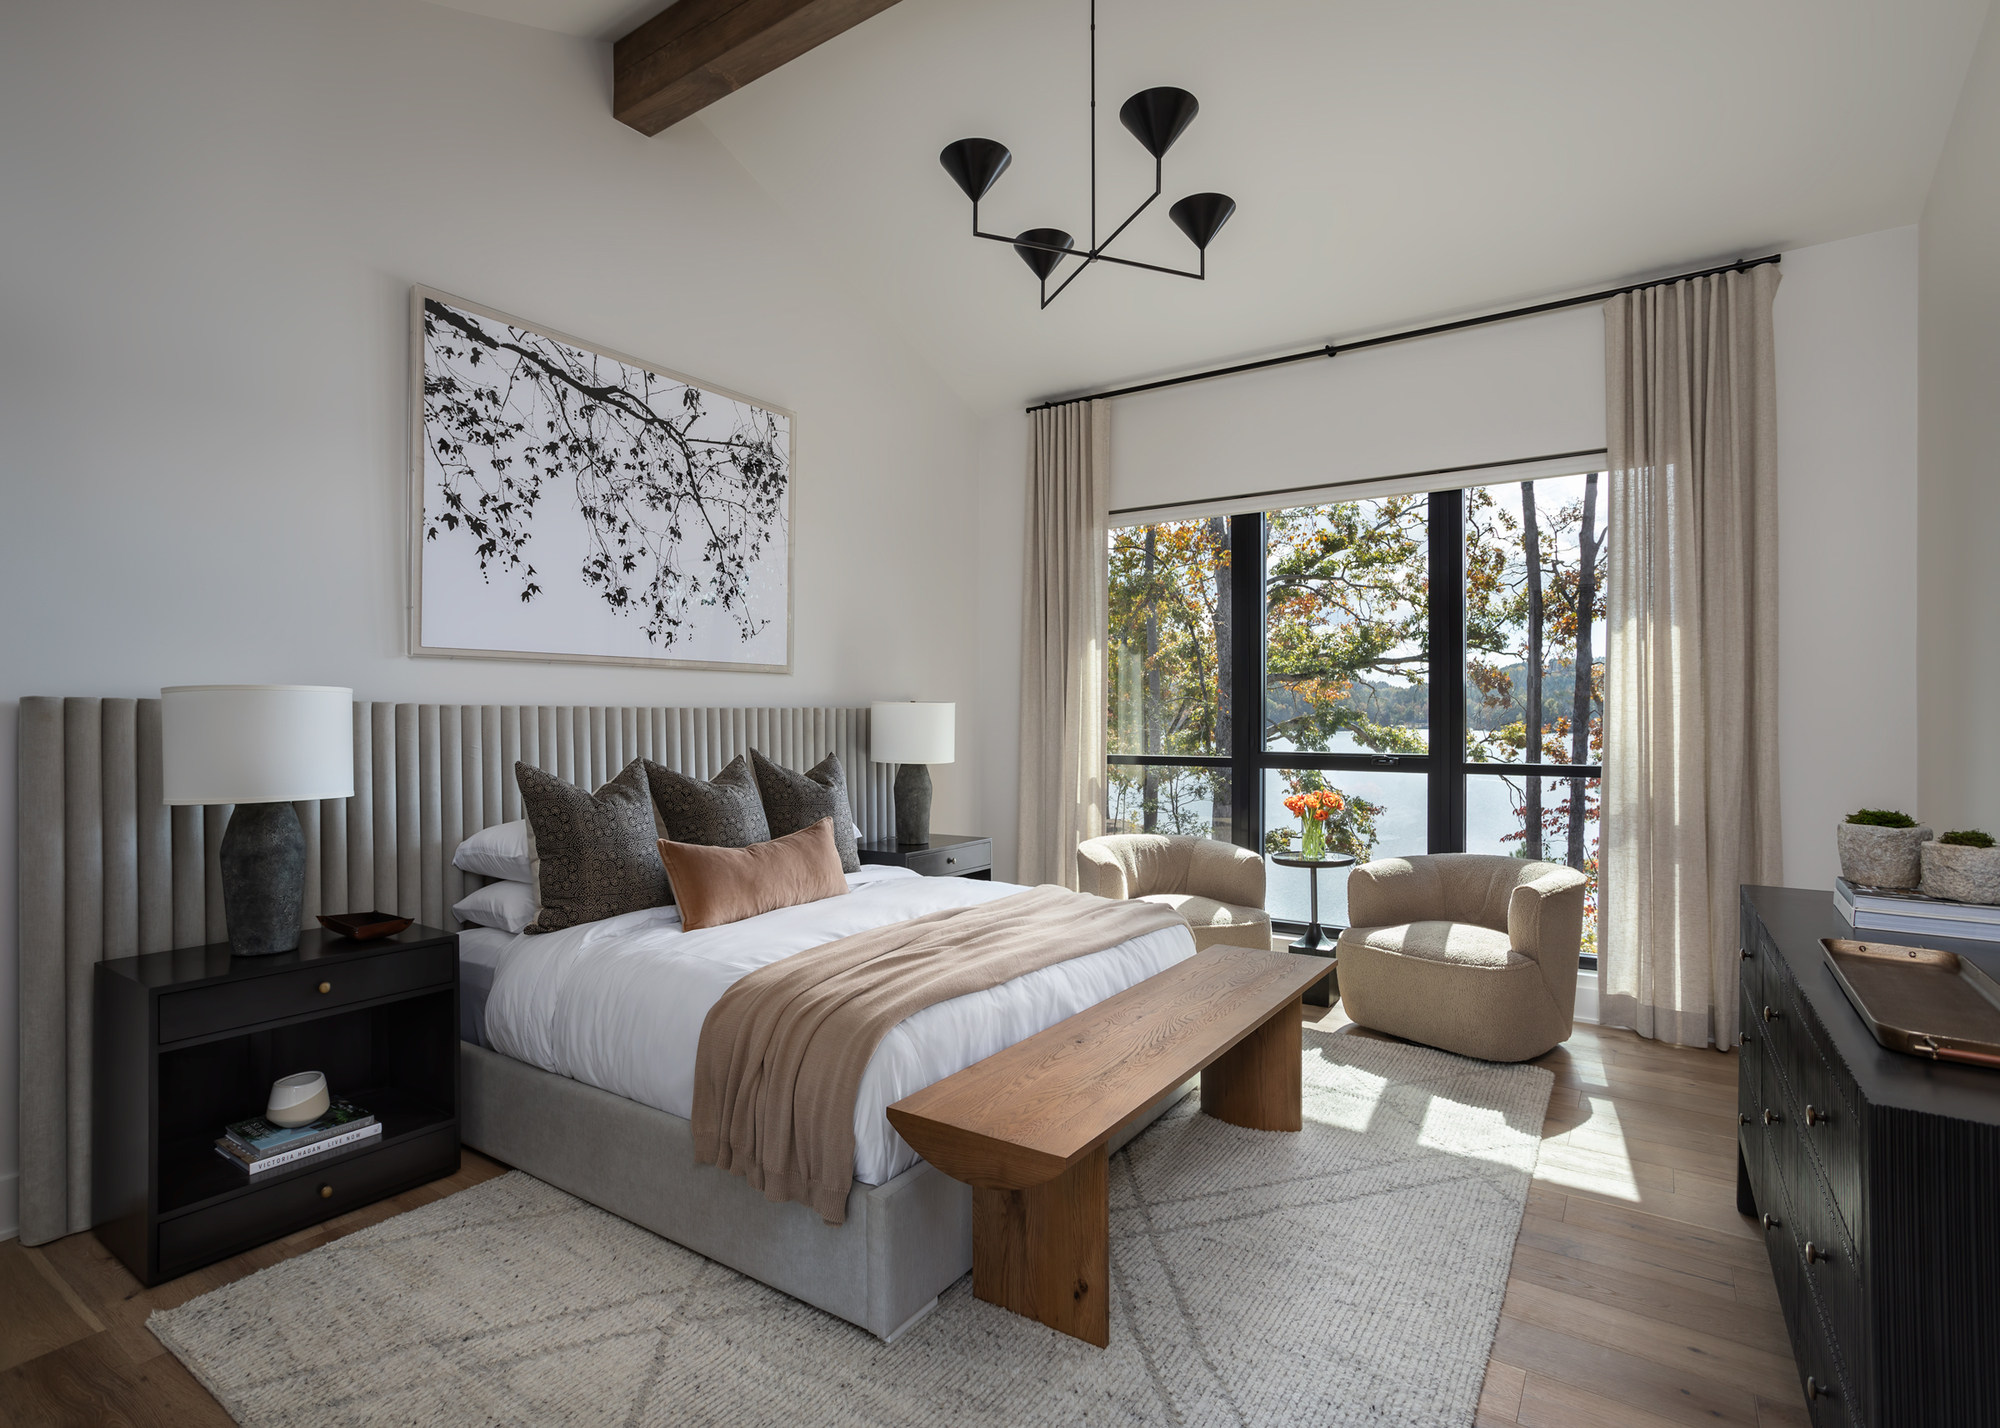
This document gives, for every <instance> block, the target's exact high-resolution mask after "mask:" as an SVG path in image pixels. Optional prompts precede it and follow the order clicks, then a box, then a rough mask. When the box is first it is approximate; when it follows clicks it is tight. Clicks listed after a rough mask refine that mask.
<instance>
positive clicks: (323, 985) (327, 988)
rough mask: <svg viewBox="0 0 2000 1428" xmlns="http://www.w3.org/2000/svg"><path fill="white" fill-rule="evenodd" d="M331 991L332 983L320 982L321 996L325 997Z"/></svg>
mask: <svg viewBox="0 0 2000 1428" xmlns="http://www.w3.org/2000/svg"><path fill="white" fill-rule="evenodd" d="M332 990H333V983H331V982H321V983H320V984H319V994H320V995H321V996H325V995H326V994H327V993H328V992H330V991H332Z"/></svg>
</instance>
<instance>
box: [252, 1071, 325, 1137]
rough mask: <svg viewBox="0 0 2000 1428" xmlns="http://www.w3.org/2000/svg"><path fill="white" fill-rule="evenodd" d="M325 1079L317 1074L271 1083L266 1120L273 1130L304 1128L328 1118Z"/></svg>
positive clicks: (302, 1074)
mask: <svg viewBox="0 0 2000 1428" xmlns="http://www.w3.org/2000/svg"><path fill="white" fill-rule="evenodd" d="M328 1104H329V1102H328V1099H327V1094H326V1077H325V1076H323V1075H321V1074H320V1073H319V1072H317V1071H300V1072H297V1073H295V1074H293V1075H290V1076H280V1077H279V1078H278V1079H277V1080H275V1081H273V1082H272V1083H271V1100H270V1104H268V1105H267V1106H266V1107H265V1108H264V1119H265V1120H267V1121H269V1122H270V1123H271V1124H272V1125H274V1126H302V1125H304V1124H306V1123H307V1122H308V1121H316V1120H318V1119H319V1118H320V1117H321V1116H323V1115H325V1114H326V1108H327V1105H328Z"/></svg>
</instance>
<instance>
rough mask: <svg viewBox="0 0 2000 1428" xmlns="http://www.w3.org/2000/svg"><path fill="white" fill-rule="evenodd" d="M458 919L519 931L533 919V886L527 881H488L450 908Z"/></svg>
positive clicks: (507, 930)
mask: <svg viewBox="0 0 2000 1428" xmlns="http://www.w3.org/2000/svg"><path fill="white" fill-rule="evenodd" d="M452 911H453V912H455V913H457V914H458V920H459V921H460V922H476V923H478V924H479V925H480V926H481V927H497V928H499V929H500V930H501V931H502V932H519V931H520V930H521V929H522V928H524V927H526V926H527V925H528V924H529V923H531V922H533V921H534V920H535V890H534V888H533V887H532V886H530V885H529V884H527V883H521V882H511V881H510V882H502V883H488V884H487V885H486V886H485V887H483V888H481V889H480V890H479V891H478V892H476V893H474V894H472V896H471V897H468V898H464V899H462V900H460V902H459V903H458V904H457V905H456V906H455V907H453V908H452Z"/></svg>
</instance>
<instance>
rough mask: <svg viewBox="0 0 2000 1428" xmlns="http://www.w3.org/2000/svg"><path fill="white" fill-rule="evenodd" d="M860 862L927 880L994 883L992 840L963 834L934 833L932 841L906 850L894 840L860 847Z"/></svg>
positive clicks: (874, 839) (875, 840)
mask: <svg viewBox="0 0 2000 1428" xmlns="http://www.w3.org/2000/svg"><path fill="white" fill-rule="evenodd" d="M861 861H862V862H864V863H887V864H889V865H890V866H891V867H896V868H910V869H912V870H913V871H916V872H919V873H922V874H923V875H924V876H925V877H927V878H981V879H984V880H985V881H987V882H991V881H992V880H993V840H992V839H991V838H975V837H972V836H970V835H967V834H963V833H933V834H931V841H930V842H928V843H919V844H916V845H914V846H912V847H908V848H905V847H904V846H903V845H902V844H900V843H898V842H897V841H896V840H895V839H894V838H870V839H869V840H868V841H867V842H865V843H863V844H861Z"/></svg>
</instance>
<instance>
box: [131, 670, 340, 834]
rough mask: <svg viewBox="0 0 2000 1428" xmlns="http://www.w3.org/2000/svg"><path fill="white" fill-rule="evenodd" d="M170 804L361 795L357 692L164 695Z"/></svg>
mask: <svg viewBox="0 0 2000 1428" xmlns="http://www.w3.org/2000/svg"><path fill="white" fill-rule="evenodd" d="M160 733H161V740H162V743H163V745H164V748H163V750H162V754H163V763H162V770H161V772H162V775H163V777H162V783H163V784H164V788H165V796H166V802H168V803H170V804H181V803H302V802H305V801H307V800H309V799H315V798H351V797H353V795H354V691H353V690H351V689H334V688H330V687H327V686H324V685H311V684H188V685H181V686H178V687H176V688H173V689H162V690H161V691H160Z"/></svg>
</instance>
